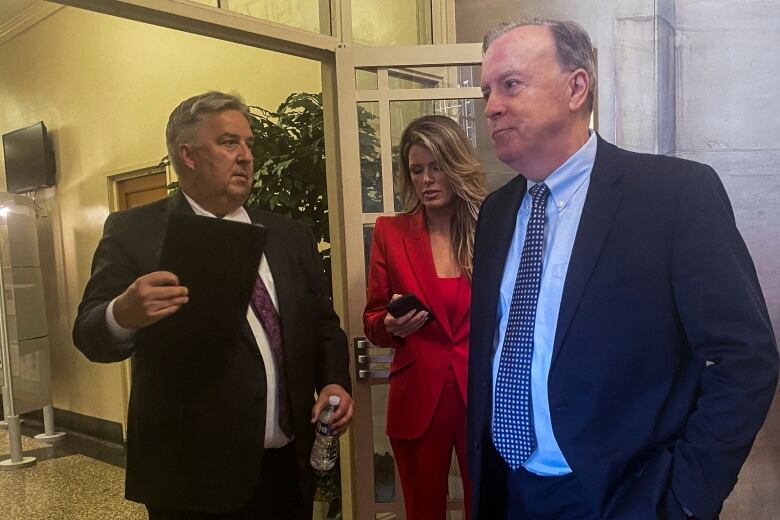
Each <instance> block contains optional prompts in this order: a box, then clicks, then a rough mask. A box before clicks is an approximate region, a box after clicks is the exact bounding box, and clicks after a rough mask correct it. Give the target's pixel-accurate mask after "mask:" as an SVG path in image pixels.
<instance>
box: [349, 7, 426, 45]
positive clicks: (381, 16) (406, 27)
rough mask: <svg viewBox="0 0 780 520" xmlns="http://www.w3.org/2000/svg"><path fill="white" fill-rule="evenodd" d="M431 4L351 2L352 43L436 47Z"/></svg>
mask: <svg viewBox="0 0 780 520" xmlns="http://www.w3.org/2000/svg"><path fill="white" fill-rule="evenodd" d="M432 27H433V25H432V22H431V0H394V1H393V2H388V1H387V0H352V41H354V42H356V43H362V44H365V45H425V44H430V43H433V30H432Z"/></svg>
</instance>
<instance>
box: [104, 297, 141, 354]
mask: <svg viewBox="0 0 780 520" xmlns="http://www.w3.org/2000/svg"><path fill="white" fill-rule="evenodd" d="M117 298H118V296H117ZM114 302H116V298H114V299H113V300H111V301H110V302H109V303H108V305H107V306H106V325H108V331H109V332H110V333H111V335H112V336H113V337H114V339H115V340H116V341H117V342H118V343H127V342H130V341H132V340H133V338H135V333H136V331H137V330H138V329H126V328H124V327H122V326H121V325H120V324H118V323H117V322H116V318H114Z"/></svg>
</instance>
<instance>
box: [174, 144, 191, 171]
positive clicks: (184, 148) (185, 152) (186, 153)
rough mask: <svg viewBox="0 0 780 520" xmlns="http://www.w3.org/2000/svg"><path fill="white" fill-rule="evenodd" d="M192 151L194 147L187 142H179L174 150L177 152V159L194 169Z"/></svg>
mask: <svg viewBox="0 0 780 520" xmlns="http://www.w3.org/2000/svg"><path fill="white" fill-rule="evenodd" d="M194 152H195V149H194V148H193V147H192V145H190V144H187V143H182V144H180V145H179V148H178V149H177V150H176V153H178V154H179V160H180V161H181V163H182V164H183V165H184V166H186V167H187V168H189V169H190V170H194V169H195V157H194Z"/></svg>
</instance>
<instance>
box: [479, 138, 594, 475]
mask: <svg viewBox="0 0 780 520" xmlns="http://www.w3.org/2000/svg"><path fill="white" fill-rule="evenodd" d="M595 160H596V133H595V132H594V131H593V130H591V131H590V138H589V139H588V141H587V142H586V143H585V144H584V145H582V147H581V148H580V149H579V150H577V152H576V153H575V154H574V155H572V156H571V157H569V159H568V160H566V162H564V163H563V164H562V165H561V166H559V167H558V168H557V169H556V170H555V171H554V172H552V173H551V174H550V175H549V176H548V177H547V179H546V180H545V181H544V182H545V184H547V187H548V188H549V190H550V195H549V197H548V199H547V221H546V223H545V224H546V229H545V239H544V240H545V242H544V259H543V268H542V280H541V287H540V290H539V301H538V303H537V306H536V324H535V327H534V353H533V359H532V361H531V399H532V401H533V417H534V428H535V430H536V440H537V444H538V447H537V450H536V451H535V452H534V453H533V454H532V455H531V456H530V457H529V458H528V460H527V461H526V462H525V464H523V466H524V467H525V468H526V469H527V470H528V471H531V472H533V473H536V474H537V475H545V476H555V475H565V474H567V473H571V468H570V467H569V464H568V463H567V462H566V459H565V458H564V456H563V453H561V449H560V448H559V447H558V442H557V441H556V440H555V435H554V434H553V427H552V420H551V418H550V403H549V398H548V395H547V376H548V375H549V372H550V362H551V361H552V350H553V342H554V341H555V330H556V327H557V324H558V311H559V310H560V306H561V296H562V294H563V284H564V282H565V281H566V272H567V271H568V269H569V259H570V258H571V251H572V248H573V246H574V238H575V237H576V235H577V228H578V227H579V224H580V216H581V215H582V208H583V206H584V205H585V195H586V194H587V192H588V186H589V185H590V173H591V170H593V163H594V161H595ZM531 186H533V183H530V182H529V188H530V187H531ZM530 213H531V196H530V194H528V193H526V194H525V196H524V197H523V201H522V203H521V204H520V209H519V210H518V212H517V222H516V224H515V232H514V235H513V236H512V243H511V245H510V246H509V251H508V252H507V257H506V263H505V264H504V275H503V277H502V278H501V293H500V295H499V300H498V315H497V320H498V328H497V331H496V346H497V348H496V350H495V357H494V358H493V404H494V409H495V400H496V391H495V388H496V377H497V375H498V364H499V361H500V359H501V350H502V347H503V344H504V335H505V334H506V326H507V321H508V320H509V306H510V304H511V303H512V291H513V290H514V286H515V278H516V277H517V268H518V266H519V265H520V256H521V254H522V251H523V243H524V242H525V230H526V228H527V227H528V218H529V217H530Z"/></svg>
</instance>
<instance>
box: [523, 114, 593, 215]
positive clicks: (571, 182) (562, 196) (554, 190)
mask: <svg viewBox="0 0 780 520" xmlns="http://www.w3.org/2000/svg"><path fill="white" fill-rule="evenodd" d="M588 132H589V133H590V137H589V138H588V140H587V141H585V144H583V145H582V146H581V147H580V149H579V150H577V151H576V152H574V154H573V155H572V156H571V157H569V158H568V159H566V162H564V163H563V164H561V165H560V166H558V168H556V169H555V170H554V171H553V172H552V173H551V174H550V175H549V176H548V177H547V178H546V179H545V180H544V183H545V184H547V188H548V189H549V190H550V198H551V201H552V203H553V205H554V206H555V207H556V208H557V209H558V211H559V212H560V211H563V210H564V208H566V205H567V204H568V203H569V200H571V198H572V197H573V196H574V194H575V193H577V191H578V190H579V189H580V188H581V187H582V185H583V184H584V183H585V181H586V180H587V179H588V178H590V172H591V171H592V170H593V164H594V163H595V162H596V148H597V145H598V140H597V139H596V132H594V131H593V130H592V129H591V130H588ZM534 184H537V183H535V182H529V183H528V188H529V189H530V188H531V186H533V185H534Z"/></svg>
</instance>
